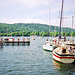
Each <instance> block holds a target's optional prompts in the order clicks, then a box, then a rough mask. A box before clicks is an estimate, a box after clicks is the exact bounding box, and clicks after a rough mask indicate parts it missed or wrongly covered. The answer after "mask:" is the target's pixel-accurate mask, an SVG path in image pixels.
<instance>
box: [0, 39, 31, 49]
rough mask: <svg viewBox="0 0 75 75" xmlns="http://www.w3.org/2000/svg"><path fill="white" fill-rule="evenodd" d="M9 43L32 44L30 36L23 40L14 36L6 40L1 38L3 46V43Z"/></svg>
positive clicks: (0, 41)
mask: <svg viewBox="0 0 75 75" xmlns="http://www.w3.org/2000/svg"><path fill="white" fill-rule="evenodd" d="M5 44H6V45H9V44H12V45H15V44H17V45H20V44H22V45H25V44H27V45H30V38H27V40H25V38H23V40H20V39H19V38H18V39H17V40H15V39H14V38H12V39H10V38H6V39H5V40H4V39H3V38H1V40H0V46H1V48H2V47H3V45H5Z"/></svg>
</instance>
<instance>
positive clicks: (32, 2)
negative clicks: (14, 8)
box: [13, 0, 52, 8]
mask: <svg viewBox="0 0 75 75" xmlns="http://www.w3.org/2000/svg"><path fill="white" fill-rule="evenodd" d="M13 1H14V2H15V3H17V4H20V5H22V6H25V7H26V8H36V7H39V6H48V5H49V1H50V3H51V1H52V0H13Z"/></svg>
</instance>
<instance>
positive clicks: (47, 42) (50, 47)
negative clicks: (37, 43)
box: [43, 8, 57, 52]
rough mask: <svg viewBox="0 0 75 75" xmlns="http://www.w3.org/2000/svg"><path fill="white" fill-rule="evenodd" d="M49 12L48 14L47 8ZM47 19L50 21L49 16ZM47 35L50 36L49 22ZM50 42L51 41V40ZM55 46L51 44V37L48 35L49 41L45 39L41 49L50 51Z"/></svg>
mask: <svg viewBox="0 0 75 75" xmlns="http://www.w3.org/2000/svg"><path fill="white" fill-rule="evenodd" d="M49 9H50V8H49ZM49 14H50V10H49ZM49 21H50V17H49ZM49 36H50V24H49ZM52 42H53V40H52ZM53 43H54V42H53ZM55 48H57V47H56V45H53V44H51V37H50V41H48V39H47V40H46V44H44V45H43V50H46V51H50V52H52V51H53V50H54V49H55Z"/></svg>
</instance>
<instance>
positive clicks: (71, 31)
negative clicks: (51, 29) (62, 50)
mask: <svg viewBox="0 0 75 75" xmlns="http://www.w3.org/2000/svg"><path fill="white" fill-rule="evenodd" d="M73 21H74V16H72V29H71V41H72V42H73V39H72V33H73Z"/></svg>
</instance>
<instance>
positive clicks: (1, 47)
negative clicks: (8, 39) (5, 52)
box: [1, 38, 3, 48]
mask: <svg viewBox="0 0 75 75" xmlns="http://www.w3.org/2000/svg"><path fill="white" fill-rule="evenodd" d="M1 48H3V38H1Z"/></svg>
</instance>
